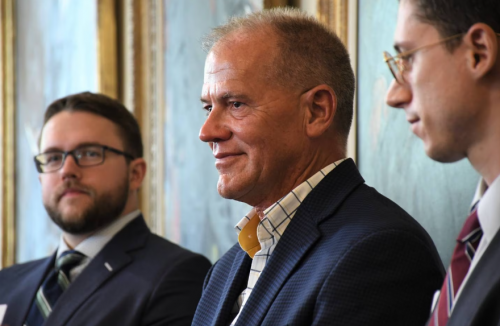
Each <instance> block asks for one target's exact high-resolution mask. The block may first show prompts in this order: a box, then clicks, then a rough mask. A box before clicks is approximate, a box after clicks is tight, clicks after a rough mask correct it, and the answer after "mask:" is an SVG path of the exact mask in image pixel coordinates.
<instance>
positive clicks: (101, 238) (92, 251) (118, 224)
mask: <svg viewBox="0 0 500 326" xmlns="http://www.w3.org/2000/svg"><path fill="white" fill-rule="evenodd" d="M140 214H141V211H139V210H135V211H133V212H132V213H129V214H127V215H125V216H122V217H120V218H118V219H117V220H116V221H114V222H112V223H111V224H109V225H108V226H106V227H105V228H103V229H100V230H99V231H97V232H96V233H94V234H92V235H91V236H90V237H88V238H87V239H85V240H83V241H82V242H80V243H79V244H78V245H77V246H76V248H74V250H76V251H79V252H81V253H82V254H84V255H85V256H86V257H85V258H84V259H83V260H82V262H81V263H80V265H78V266H77V267H75V268H73V269H72V270H71V271H70V276H69V277H70V281H71V282H73V281H74V280H75V278H76V277H77V276H78V275H80V273H81V272H82V271H83V269H84V268H85V267H87V265H88V264H89V263H90V261H91V260H92V259H93V258H94V257H95V256H97V254H98V253H99V252H100V251H101V250H102V248H104V246H105V245H106V244H107V243H108V242H109V241H110V240H111V239H113V237H114V236H115V235H116V234H117V233H118V232H120V231H121V230H122V229H123V228H124V227H125V226H126V225H127V224H129V223H130V222H132V220H134V219H135V218H137V217H139V215H140ZM67 250H71V248H69V247H68V245H67V244H66V241H65V240H64V235H61V238H60V240H59V248H58V249H57V258H59V257H60V256H61V255H62V254H63V252H65V251H67Z"/></svg>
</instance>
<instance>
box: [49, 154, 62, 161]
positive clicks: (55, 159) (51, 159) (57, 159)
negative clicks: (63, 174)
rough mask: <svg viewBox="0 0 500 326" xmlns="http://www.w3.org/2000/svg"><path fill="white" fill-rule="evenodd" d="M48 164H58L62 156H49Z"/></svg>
mask: <svg viewBox="0 0 500 326" xmlns="http://www.w3.org/2000/svg"><path fill="white" fill-rule="evenodd" d="M46 159H47V163H56V162H59V161H60V160H61V155H59V154H54V155H47V157H46Z"/></svg>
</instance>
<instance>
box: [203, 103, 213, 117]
mask: <svg viewBox="0 0 500 326" xmlns="http://www.w3.org/2000/svg"><path fill="white" fill-rule="evenodd" d="M203 110H205V111H207V112H206V113H207V115H209V114H210V112H212V106H211V105H205V106H204V107H203Z"/></svg>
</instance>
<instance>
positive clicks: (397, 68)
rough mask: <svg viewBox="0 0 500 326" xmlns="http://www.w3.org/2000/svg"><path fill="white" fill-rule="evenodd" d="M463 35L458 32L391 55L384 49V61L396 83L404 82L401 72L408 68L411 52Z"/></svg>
mask: <svg viewBox="0 0 500 326" xmlns="http://www.w3.org/2000/svg"><path fill="white" fill-rule="evenodd" d="M463 35H465V34H464V33H460V34H456V35H452V36H450V37H446V38H444V39H441V40H439V41H437V42H434V43H431V44H427V45H423V46H420V47H418V48H416V49H413V50H409V51H405V52H401V53H398V54H397V55H395V56H392V55H391V54H390V53H389V52H387V51H385V52H384V53H383V54H384V61H385V62H386V63H387V66H388V67H389V70H390V71H391V73H392V75H393V76H394V79H396V81H397V82H398V83H400V84H404V83H405V80H404V77H403V73H404V72H405V71H407V70H408V69H409V67H408V62H407V61H408V60H407V59H408V58H409V57H410V56H411V55H412V54H414V53H415V52H417V51H420V50H423V49H426V48H429V47H431V46H435V45H438V44H441V43H444V42H448V41H450V40H453V39H456V38H458V37H461V36H463Z"/></svg>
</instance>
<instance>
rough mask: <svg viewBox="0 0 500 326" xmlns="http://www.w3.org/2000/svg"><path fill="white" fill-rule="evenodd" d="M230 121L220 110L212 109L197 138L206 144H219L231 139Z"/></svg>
mask: <svg viewBox="0 0 500 326" xmlns="http://www.w3.org/2000/svg"><path fill="white" fill-rule="evenodd" d="M231 134H232V132H231V126H230V121H229V120H228V118H227V117H225V114H224V112H223V111H222V110H219V109H218V108H217V109H215V108H214V109H212V111H211V112H210V113H209V115H208V117H207V120H205V123H203V125H202V126H201V129H200V134H199V138H200V140H201V141H203V142H206V143H212V142H221V141H224V140H228V139H229V138H231Z"/></svg>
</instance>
